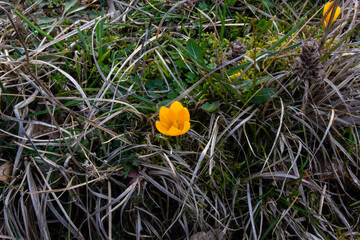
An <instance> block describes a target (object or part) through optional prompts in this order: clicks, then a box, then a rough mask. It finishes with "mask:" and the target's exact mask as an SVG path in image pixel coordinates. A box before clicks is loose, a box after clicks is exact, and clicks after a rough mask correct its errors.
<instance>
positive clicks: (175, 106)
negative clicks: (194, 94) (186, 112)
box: [170, 101, 184, 118]
mask: <svg viewBox="0 0 360 240" xmlns="http://www.w3.org/2000/svg"><path fill="white" fill-rule="evenodd" d="M183 108H184V107H183V105H182V104H181V103H180V102H178V101H175V102H173V103H172V104H171V106H170V110H172V111H173V112H174V114H175V118H177V116H178V114H179V112H180V110H181V109H183Z"/></svg>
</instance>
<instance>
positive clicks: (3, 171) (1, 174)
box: [0, 161, 13, 183]
mask: <svg viewBox="0 0 360 240" xmlns="http://www.w3.org/2000/svg"><path fill="white" fill-rule="evenodd" d="M12 166H13V165H12V162H11V161H8V162H6V163H4V164H3V165H1V166H0V181H2V182H4V183H9V182H8V179H9V177H11V171H12Z"/></svg>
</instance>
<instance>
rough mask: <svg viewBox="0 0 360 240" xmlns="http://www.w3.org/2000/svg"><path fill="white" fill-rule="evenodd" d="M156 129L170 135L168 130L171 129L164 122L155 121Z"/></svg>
mask: <svg viewBox="0 0 360 240" xmlns="http://www.w3.org/2000/svg"><path fill="white" fill-rule="evenodd" d="M155 126H156V129H157V130H158V131H159V132H161V133H162V134H165V135H168V134H167V132H168V131H169V129H170V128H171V127H170V128H168V127H167V126H165V125H164V124H162V123H161V122H160V121H156V123H155Z"/></svg>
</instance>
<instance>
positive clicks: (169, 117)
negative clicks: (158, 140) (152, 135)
mask: <svg viewBox="0 0 360 240" xmlns="http://www.w3.org/2000/svg"><path fill="white" fill-rule="evenodd" d="M159 118H160V121H156V123H155V125H156V128H157V130H158V131H159V132H161V133H162V134H165V135H168V136H179V135H182V134H184V133H186V132H187V131H189V129H190V113H189V110H188V109H187V108H186V107H183V105H182V104H181V103H180V102H178V101H175V102H173V103H172V104H171V106H170V108H167V107H161V108H160V111H159Z"/></svg>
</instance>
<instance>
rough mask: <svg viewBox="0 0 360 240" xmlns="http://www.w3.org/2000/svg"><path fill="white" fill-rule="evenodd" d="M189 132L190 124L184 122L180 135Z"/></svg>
mask: <svg viewBox="0 0 360 240" xmlns="http://www.w3.org/2000/svg"><path fill="white" fill-rule="evenodd" d="M189 130H190V122H189V121H186V122H184V128H183V129H182V131H181V134H184V133H187V131H189Z"/></svg>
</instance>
